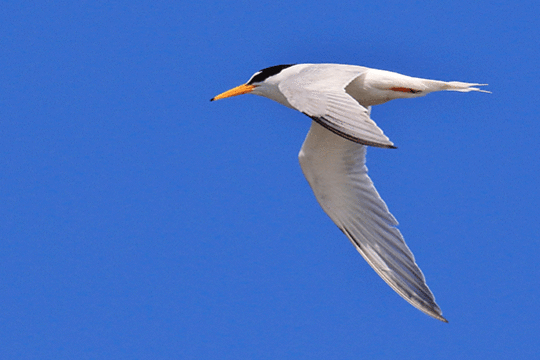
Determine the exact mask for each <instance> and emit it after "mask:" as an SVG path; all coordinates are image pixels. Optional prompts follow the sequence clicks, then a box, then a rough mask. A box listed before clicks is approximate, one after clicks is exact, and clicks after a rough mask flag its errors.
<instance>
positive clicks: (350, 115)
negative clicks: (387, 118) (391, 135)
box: [279, 66, 394, 147]
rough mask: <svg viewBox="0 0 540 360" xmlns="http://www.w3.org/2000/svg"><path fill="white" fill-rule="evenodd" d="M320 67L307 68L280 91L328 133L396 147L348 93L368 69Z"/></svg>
mask: <svg viewBox="0 0 540 360" xmlns="http://www.w3.org/2000/svg"><path fill="white" fill-rule="evenodd" d="M332 70H333V68H331V67H325V66H321V67H318V68H307V69H305V70H303V71H301V72H299V73H298V74H297V75H292V76H290V77H289V78H287V79H286V80H284V81H282V82H281V83H280V85H279V90H280V91H281V93H282V94H283V95H284V96H285V97H286V98H287V101H288V102H289V103H290V104H291V105H292V106H293V107H294V108H296V109H297V110H299V111H301V112H303V113H304V114H306V115H308V116H309V117H311V118H312V119H313V120H315V121H317V122H318V123H319V124H321V125H322V126H324V127H326V128H327V129H328V130H331V131H332V132H334V133H336V134H338V135H340V136H343V137H345V138H347V139H349V140H351V141H354V142H358V143H360V144H364V145H371V146H379V147H394V146H393V143H392V142H391V141H390V139H388V137H387V136H386V135H384V133H383V131H382V130H381V129H380V128H379V127H378V126H377V124H375V122H374V121H373V120H371V118H370V111H369V110H368V109H367V108H365V107H364V106H362V105H360V104H359V103H358V102H357V101H356V100H355V99H354V98H352V97H351V96H350V95H349V94H347V92H346V91H345V87H346V86H347V85H348V84H349V83H350V82H351V81H352V80H354V79H355V78H357V77H358V76H360V75H361V74H362V73H363V71H365V68H361V67H353V68H352V69H348V70H347V71H338V72H336V71H332Z"/></svg>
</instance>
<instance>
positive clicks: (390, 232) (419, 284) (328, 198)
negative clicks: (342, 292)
mask: <svg viewBox="0 0 540 360" xmlns="http://www.w3.org/2000/svg"><path fill="white" fill-rule="evenodd" d="M365 156H366V147H365V146H363V145H361V144H357V143H354V142H351V141H349V140H346V139H344V138H342V137H340V136H337V135H335V134H333V133H332V132H330V131H327V130H326V129H325V128H323V127H321V126H320V125H319V124H318V123H316V122H313V123H312V125H311V129H310V130H309V133H308V135H307V137H306V140H305V141H304V144H303V146H302V149H301V150H300V154H299V159H300V165H301V167H302V171H303V172H304V175H305V176H306V178H307V180H308V182H309V184H310V185H311V188H312V189H313V193H314V194H315V197H316V198H317V201H318V202H319V204H320V205H321V207H322V208H323V210H324V211H325V212H326V213H327V214H328V216H330V218H331V219H332V220H333V221H334V222H335V223H336V225H337V226H338V227H339V228H340V229H341V230H342V231H343V232H344V233H345V235H347V237H348V238H349V240H350V241H351V242H352V243H353V244H354V246H355V247H356V249H357V250H358V252H360V254H362V256H363V257H364V259H366V261H367V262H368V263H369V264H370V265H371V267H372V268H373V269H374V270H375V271H376V272H377V274H379V275H380V276H381V277H382V278H383V280H384V281H386V283H387V284H388V285H390V286H391V287H392V289H394V290H395V291H396V292H397V293H398V294H399V295H401V296H402V297H403V298H404V299H405V300H407V301H408V302H409V303H411V304H412V305H413V306H415V307H416V308H418V309H419V310H421V311H423V312H425V313H426V314H428V315H430V316H432V317H434V318H436V319H439V320H442V321H445V322H446V319H445V318H444V317H443V316H442V312H441V309H440V308H439V307H438V306H437V304H436V303H435V298H434V296H433V294H432V293H431V291H430V290H429V288H428V286H427V285H426V281H425V279H424V275H423V274H422V271H421V270H420V268H419V267H418V266H417V265H416V262H415V260H414V256H413V254H412V253H411V251H410V250H409V248H408V247H407V245H406V244H405V241H404V240H403V236H402V235H401V233H400V232H399V230H398V229H397V228H396V226H397V224H398V223H397V221H396V219H395V218H394V217H393V216H392V214H390V212H389V211H388V207H387V206H386V204H385V203H384V201H383V200H382V199H381V197H380V196H379V194H378V193H377V190H376V189H375V187H374V186H373V182H372V181H371V179H370V178H369V176H368V174H367V167H366V166H365Z"/></svg>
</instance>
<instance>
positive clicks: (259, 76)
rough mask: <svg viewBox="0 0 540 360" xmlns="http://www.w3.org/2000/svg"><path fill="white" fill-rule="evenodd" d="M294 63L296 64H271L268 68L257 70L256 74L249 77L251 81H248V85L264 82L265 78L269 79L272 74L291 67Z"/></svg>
mask: <svg viewBox="0 0 540 360" xmlns="http://www.w3.org/2000/svg"><path fill="white" fill-rule="evenodd" d="M293 65H296V64H287V65H275V66H270V67H267V68H266V69H262V70H260V71H257V72H256V73H255V74H253V76H252V77H251V79H249V81H248V82H247V85H252V84H253V83H259V82H263V81H264V80H266V79H268V78H269V77H270V76H273V75H276V74H279V73H280V72H281V70H283V69H286V68H288V67H291V66H293Z"/></svg>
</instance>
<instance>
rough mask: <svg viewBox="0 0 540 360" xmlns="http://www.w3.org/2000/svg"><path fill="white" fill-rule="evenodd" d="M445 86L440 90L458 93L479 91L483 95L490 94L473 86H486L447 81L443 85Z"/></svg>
mask: <svg viewBox="0 0 540 360" xmlns="http://www.w3.org/2000/svg"><path fill="white" fill-rule="evenodd" d="M445 85H446V86H444V88H443V89H442V90H448V91H459V92H469V91H480V92H483V93H488V94H491V91H487V90H482V89H479V88H477V87H475V86H487V84H470V83H465V82H460V81H449V82H446V83H445Z"/></svg>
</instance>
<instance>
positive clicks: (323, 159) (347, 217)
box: [210, 64, 489, 322]
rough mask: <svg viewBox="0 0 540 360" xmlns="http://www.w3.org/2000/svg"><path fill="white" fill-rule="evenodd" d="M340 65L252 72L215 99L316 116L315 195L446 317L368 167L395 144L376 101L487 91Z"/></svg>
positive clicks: (396, 282) (388, 276)
mask: <svg viewBox="0 0 540 360" xmlns="http://www.w3.org/2000/svg"><path fill="white" fill-rule="evenodd" d="M485 85H487V84H472V83H465V82H459V81H450V82H445V81H437V80H428V79H421V78H415V77H410V76H406V75H401V74H398V73H395V72H390V71H385V70H377V69H370V68H367V67H363V66H356V65H342V64H288V65H277V66H272V67H269V68H266V69H263V70H260V71H258V72H256V73H255V74H253V76H252V77H251V78H250V79H249V80H248V82H247V83H245V84H243V85H240V86H237V87H235V88H233V89H231V90H228V91H225V92H224V93H222V94H220V95H217V96H216V97H214V98H212V99H211V100H210V101H214V100H219V99H224V98H227V97H231V96H236V95H241V94H247V93H250V94H255V95H260V96H264V97H266V98H269V99H272V100H274V101H277V102H278V103H280V104H282V105H285V106H287V107H289V108H292V109H295V110H298V111H300V112H302V113H304V114H306V115H307V116H309V117H310V118H311V119H312V120H313V121H312V124H311V128H310V130H309V132H308V134H307V137H306V139H305V140H304V144H303V145H302V148H301V150H300V153H299V155H298V158H299V160H300V166H301V168H302V171H303V173H304V176H305V177H306V179H307V181H308V182H309V185H310V186H311V189H312V190H313V193H314V194H315V197H316V198H317V201H318V202H319V204H320V206H321V207H322V208H323V210H324V211H325V212H326V214H328V216H329V217H330V218H331V219H332V220H333V221H334V223H335V224H336V225H337V226H338V228H339V229H340V230H341V231H342V232H343V233H344V234H345V235H346V236H347V237H348V238H349V240H350V241H351V242H352V244H353V245H354V246H355V247H356V250H358V252H359V253H360V254H361V255H362V256H363V257H364V259H365V260H366V261H367V262H368V263H369V265H371V267H372V268H373V269H374V270H375V271H376V272H377V274H379V276H380V277H381V278H382V279H383V280H384V281H386V283H387V284H388V285H390V287H392V289H394V291H396V292H397V293H398V294H399V295H400V296H401V297H403V298H404V299H405V300H407V301H408V302H409V303H410V304H411V305H413V306H414V307H416V308H417V309H419V310H421V311H423V312H424V313H426V314H427V315H429V316H432V317H434V318H435V319H438V320H441V321H444V322H448V321H447V320H446V319H445V318H444V317H443V316H442V311H441V309H440V308H439V306H438V305H437V303H436V302H435V297H434V296H433V293H432V292H431V290H430V289H429V288H428V286H427V284H426V281H425V278H424V275H423V274H422V271H421V270H420V268H419V267H418V265H417V264H416V262H415V259H414V256H413V254H412V252H411V251H410V250H409V248H408V247H407V244H405V240H404V239H403V236H402V235H401V233H400V231H399V230H398V229H397V228H396V226H397V225H398V222H397V220H396V219H395V218H394V216H393V215H392V214H391V213H390V212H389V210H388V207H387V206H386V204H385V203H384V201H383V200H382V199H381V197H380V196H379V193H378V192H377V190H376V189H375V187H374V185H373V182H372V181H371V179H370V178H369V176H368V174H367V167H366V165H365V163H366V145H369V146H376V147H382V148H395V146H394V144H393V143H392V142H391V141H390V139H389V138H388V137H387V136H386V135H384V133H383V131H382V130H381V129H380V128H379V127H378V126H377V124H376V123H375V122H374V121H373V120H372V119H371V117H370V115H371V107H372V106H373V105H380V104H383V103H385V102H387V101H390V100H393V99H399V98H414V97H419V96H425V95H427V94H428V93H430V92H434V91H442V90H448V91H460V92H469V91H480V92H485V93H489V91H486V90H482V89H479V88H478V87H477V86H485Z"/></svg>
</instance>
